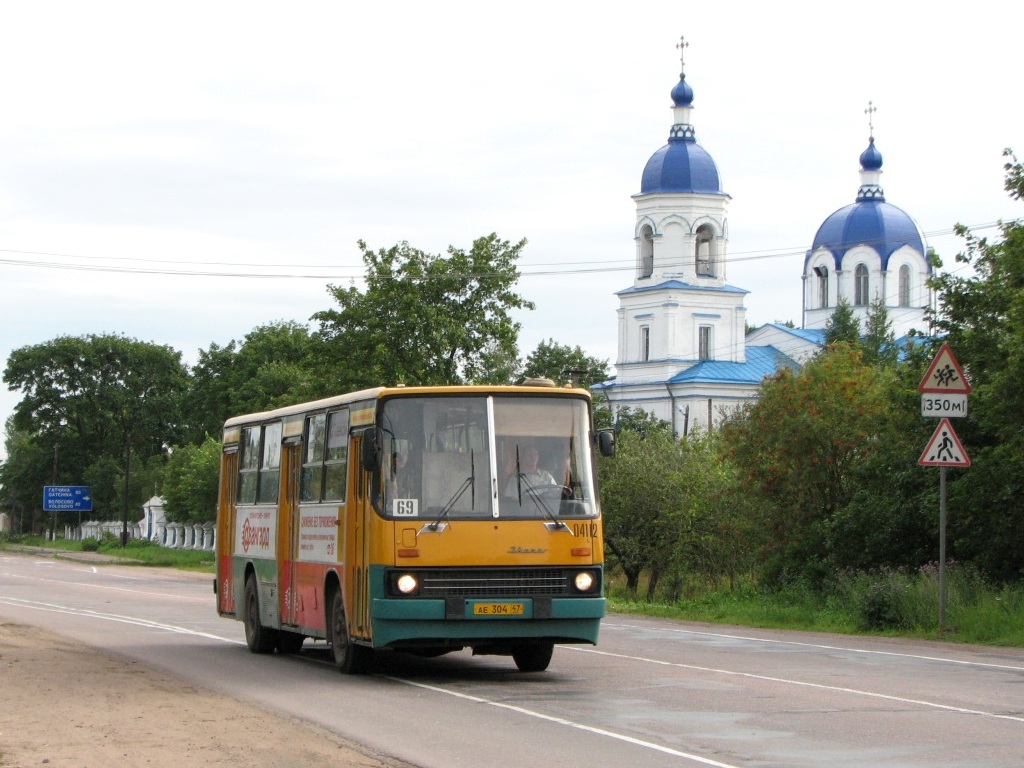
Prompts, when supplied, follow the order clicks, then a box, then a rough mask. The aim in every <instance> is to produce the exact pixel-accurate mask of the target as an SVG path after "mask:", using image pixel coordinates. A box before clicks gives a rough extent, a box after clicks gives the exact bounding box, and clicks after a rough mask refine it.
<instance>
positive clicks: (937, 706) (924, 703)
mask: <svg viewBox="0 0 1024 768" xmlns="http://www.w3.org/2000/svg"><path fill="white" fill-rule="evenodd" d="M566 650H570V651H576V652H577V653H593V654H595V655H597V656H608V657H610V658H615V659H628V660H630V661H642V662H644V663H645V664H657V665H659V666H662V667H676V668H678V669H692V670H694V671H695V672H710V673H712V674H716V675H728V676H731V677H744V678H747V679H749V680H765V681H767V682H770V683H783V684H785V685H798V686H801V687H804V688H816V689H818V690H822V691H834V692H836V693H849V694H854V695H857V696H867V697H868V698H873V699H884V700H886V701H896V702H899V703H900V704H916V705H917V706H921V707H927V708H929V709H941V710H944V711H946V712H957V713H959V714H962V715H980V716H981V717H992V718H995V719H997V720H1013V721H1015V722H1018V723H1024V717H1017V716H1014V715H1001V714H999V713H997V712H986V711H984V710H981V709H966V708H964V707H954V706H951V705H949V704H939V703H937V702H934V701H924V700H923V699H906V698H903V697H902V696H892V695H890V694H887V693H875V692H873V691H861V690H858V689H856V688H844V687H842V686H838V685H824V684H823V683H808V682H806V681H803V680H790V679H788V678H785V677H772V676H771V675H757V674H754V673H753V672H737V671H735V670H732V669H716V668H715V667H700V666H697V665H695V664H682V663H680V662H677V661H663V660H661V659H650V658H646V657H644V656H629V655H627V654H624V653H609V652H608V651H599V650H597V649H596V648H576V647H573V646H566Z"/></svg>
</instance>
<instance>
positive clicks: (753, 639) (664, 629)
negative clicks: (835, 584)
mask: <svg viewBox="0 0 1024 768" xmlns="http://www.w3.org/2000/svg"><path fill="white" fill-rule="evenodd" d="M601 627H602V628H604V627H614V628H616V629H628V630H643V631H647V632H667V633H670V634H681V635H702V636H704V637H721V638H724V639H726V640H748V641H750V642H752V643H766V644H777V645H796V646H800V647H803V648H816V649H818V650H822V651H845V652H847V653H863V654H867V655H873V656H895V657H897V658H902V659H918V660H920V661H938V662H942V663H944V664H959V665H961V666H965V667H988V668H991V669H1007V670H1010V671H1013V672H1024V666H1015V665H1013V664H991V663H989V662H984V661H965V660H963V659H950V658H947V657H943V656H923V655H921V654H915V653H900V652H898V651H875V650H871V649H869V648H849V647H844V646H841V645H824V644H822V643H804V642H800V641H799V640H777V639H774V638H770V637H750V636H749V635H731V634H725V633H724V632H705V631H701V630H696V629H680V628H677V627H649V626H641V625H638V624H618V623H616V622H610V621H607V620H606V621H602V622H601ZM993 650H998V649H997V648H993Z"/></svg>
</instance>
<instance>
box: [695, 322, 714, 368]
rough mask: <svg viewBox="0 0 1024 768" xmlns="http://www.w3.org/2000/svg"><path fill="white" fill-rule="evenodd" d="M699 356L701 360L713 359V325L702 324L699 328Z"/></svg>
mask: <svg viewBox="0 0 1024 768" xmlns="http://www.w3.org/2000/svg"><path fill="white" fill-rule="evenodd" d="M697 357H698V358H700V359H701V360H713V359H714V351H713V350H712V348H711V326H710V325H702V326H700V327H699V328H698V329H697Z"/></svg>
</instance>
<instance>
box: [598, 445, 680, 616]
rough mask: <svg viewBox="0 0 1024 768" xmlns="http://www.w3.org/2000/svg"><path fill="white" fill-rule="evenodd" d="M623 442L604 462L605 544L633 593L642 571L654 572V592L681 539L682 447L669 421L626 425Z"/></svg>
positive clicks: (602, 476)
mask: <svg viewBox="0 0 1024 768" xmlns="http://www.w3.org/2000/svg"><path fill="white" fill-rule="evenodd" d="M617 442H618V445H617V448H616V455H615V457H614V458H613V459H602V460H601V461H600V463H599V465H598V466H599V472H600V482H601V499H602V505H601V506H602V510H603V512H604V536H605V546H606V547H607V548H608V549H609V551H610V552H611V553H612V555H614V557H615V562H616V563H617V564H618V566H619V567H620V568H622V570H623V573H625V575H626V587H627V589H629V591H630V592H631V593H634V594H635V593H636V591H637V588H638V585H639V582H640V575H641V573H642V572H643V571H645V570H646V571H647V572H648V573H649V574H650V577H651V582H653V584H650V583H649V586H648V596H649V597H650V596H651V595H653V592H654V589H655V587H656V586H657V583H658V580H659V579H660V577H661V576H662V575H663V574H664V573H665V572H667V571H668V570H669V569H670V567H671V565H672V562H673V558H674V553H675V548H676V544H677V533H678V520H677V517H678V512H679V509H680V499H681V496H682V493H683V491H684V489H683V488H682V486H681V484H680V478H679V467H680V465H681V463H682V460H683V452H682V447H681V446H680V445H679V443H678V442H677V441H676V440H675V438H673V437H672V431H671V429H669V428H667V426H666V427H665V428H660V429H652V430H650V431H648V432H647V434H645V435H642V434H639V433H637V432H634V431H631V430H624V431H622V432H620V434H619V438H618V441H617Z"/></svg>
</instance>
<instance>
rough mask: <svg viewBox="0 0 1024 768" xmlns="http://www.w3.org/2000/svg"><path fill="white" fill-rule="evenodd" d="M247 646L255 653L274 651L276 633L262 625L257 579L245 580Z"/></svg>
mask: <svg viewBox="0 0 1024 768" xmlns="http://www.w3.org/2000/svg"><path fill="white" fill-rule="evenodd" d="M245 644H246V645H247V646H249V650H250V651H252V652H253V653H270V652H271V651H273V650H274V632H273V630H271V629H267V628H266V627H264V626H263V625H262V624H261V623H260V594H259V591H258V590H257V589H256V577H255V576H249V578H247V579H246V580H245Z"/></svg>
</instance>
